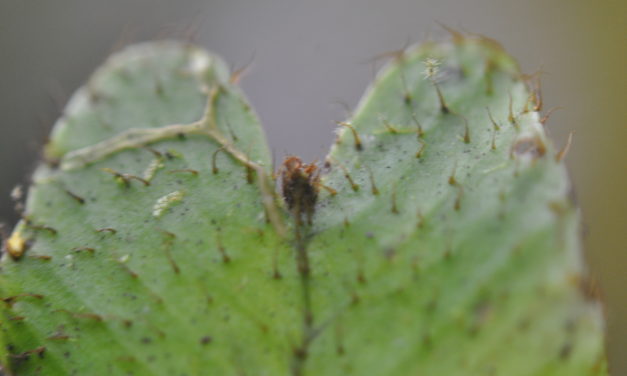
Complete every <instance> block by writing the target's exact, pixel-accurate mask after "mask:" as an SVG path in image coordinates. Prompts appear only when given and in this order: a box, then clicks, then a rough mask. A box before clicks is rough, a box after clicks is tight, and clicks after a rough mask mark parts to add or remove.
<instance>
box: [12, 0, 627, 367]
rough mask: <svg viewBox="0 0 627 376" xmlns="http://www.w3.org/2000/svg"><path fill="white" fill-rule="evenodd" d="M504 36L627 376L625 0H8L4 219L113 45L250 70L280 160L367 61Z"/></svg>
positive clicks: (329, 113)
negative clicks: (556, 165) (576, 210)
mask: <svg viewBox="0 0 627 376" xmlns="http://www.w3.org/2000/svg"><path fill="white" fill-rule="evenodd" d="M438 21H439V22H442V23H444V24H446V25H448V26H451V27H454V28H458V29H462V30H468V31H471V32H476V33H481V34H485V35H487V36H489V37H492V38H495V39H497V40H499V41H500V42H501V43H502V44H503V45H504V46H505V48H506V49H507V50H508V51H509V52H510V53H511V54H513V55H514V56H515V57H517V58H518V59H519V61H520V63H521V66H522V68H523V70H524V71H526V72H533V71H535V70H537V69H539V68H542V70H543V71H545V72H546V74H545V75H544V76H543V94H544V99H545V108H546V109H548V108H550V107H552V106H558V105H559V106H562V107H563V108H564V109H563V110H561V111H558V112H556V113H555V114H554V115H553V116H552V118H551V120H550V121H549V122H548V128H549V131H550V133H551V136H552V138H553V140H554V141H555V143H556V144H557V145H558V146H561V145H563V144H564V143H565V141H566V138H567V135H568V133H569V132H570V131H575V135H574V144H573V148H572V149H571V152H570V154H569V156H568V158H567V163H568V165H569V167H570V171H571V174H572V177H573V180H574V184H575V188H576V192H577V196H578V200H579V203H580V205H581V207H582V211H583V214H584V222H585V231H584V235H585V245H586V257H587V259H588V261H589V263H590V264H591V267H592V270H593V271H594V273H595V274H596V275H597V276H598V278H599V280H600V283H601V286H602V288H603V289H604V291H605V297H606V298H605V300H606V302H607V315H608V318H609V323H608V332H609V333H610V335H609V350H610V359H611V364H612V366H613V367H614V368H613V374H614V375H626V374H627V357H626V356H625V349H627V198H626V197H625V196H626V195H627V127H626V126H627V121H626V119H627V105H626V103H625V99H626V98H627V96H626V94H627V92H626V91H627V74H626V73H625V68H626V67H627V43H626V42H627V1H624V0H622V1H618V0H616V1H612V0H599V1H596V2H591V1H585V0H570V1H566V0H531V1H509V0H507V1H504V0H463V1H453V0H422V1H420V0H414V1H410V0H386V1H358V0H317V1H308V2H305V1H297V0H268V1H260V0H248V1H246V0H215V1H201V0H179V1H165V0H153V1H147V0H146V1H143V0H141V1H140V0H108V1H96V0H55V1H49V0H0V113H1V114H2V118H1V120H0V220H1V221H5V222H9V223H13V221H14V220H15V215H14V214H13V209H12V206H13V204H12V203H11V200H10V199H9V192H10V190H11V188H12V187H13V186H14V185H15V184H17V183H24V182H27V178H28V175H29V173H30V172H31V171H32V169H33V167H34V165H35V161H36V159H37V158H38V156H39V150H40V147H41V145H42V143H43V142H44V141H45V137H46V135H47V133H48V131H49V129H50V127H51V125H52V124H53V122H54V120H55V119H56V117H57V116H58V115H59V113H60V111H61V109H62V108H63V105H64V104H65V101H66V100H67V99H68V96H69V95H71V93H72V92H73V91H74V90H75V89H76V88H77V87H78V86H79V85H80V84H81V83H82V82H83V81H84V80H85V79H86V78H87V77H88V75H89V74H90V73H91V71H92V70H93V69H94V68H96V66H98V65H99V64H100V62H102V60H103V59H104V58H105V57H106V56H107V55H108V54H109V53H110V52H111V51H114V50H115V49H116V48H118V47H120V46H122V45H124V44H128V43H132V42H137V41H141V40H146V39H155V38H163V37H179V38H186V37H188V36H189V35H195V37H196V41H197V42H198V43H199V44H200V45H202V46H205V47H207V48H209V49H211V50H213V51H215V52H217V53H218V54H220V55H222V56H224V57H225V59H226V60H227V61H228V62H229V63H231V64H233V66H235V67H242V66H244V65H246V63H248V62H249V61H250V60H251V58H252V57H253V56H254V63H253V66H252V69H251V70H250V72H249V74H247V75H246V76H245V77H244V79H243V82H242V86H243V88H244V90H245V92H246V93H247V95H248V97H249V99H250V101H251V102H252V104H253V107H254V108H255V109H256V110H257V112H258V113H259V115H260V117H261V120H262V122H263V124H264V126H265V129H266V131H267V134H268V139H269V142H270V145H271V147H272V149H273V151H274V153H275V156H276V157H277V158H281V157H282V156H283V155H285V154H286V153H293V154H298V155H301V156H302V157H304V158H305V159H306V160H311V159H314V158H318V159H322V157H323V156H324V155H325V153H326V151H327V149H328V147H329V145H330V143H331V140H332V137H333V136H332V130H333V128H334V121H335V120H341V119H343V118H344V117H345V110H344V108H343V105H342V104H341V103H344V104H346V105H347V106H349V107H350V108H352V107H354V106H355V104H356V103H357V101H358V99H359V97H360V95H361V94H362V92H363V90H364V89H365V87H366V86H367V84H368V82H369V81H370V80H371V79H372V77H373V67H372V64H371V63H370V62H369V60H370V59H371V58H372V57H374V56H375V55H377V54H380V53H382V52H385V51H390V50H394V49H399V48H402V47H403V46H404V45H405V44H406V43H407V41H410V42H414V43H416V42H419V41H420V40H422V39H424V38H425V37H427V36H431V37H436V38H437V37H443V36H445V34H446V33H445V32H443V31H442V29H441V28H440V27H439V26H438V25H437V22H438Z"/></svg>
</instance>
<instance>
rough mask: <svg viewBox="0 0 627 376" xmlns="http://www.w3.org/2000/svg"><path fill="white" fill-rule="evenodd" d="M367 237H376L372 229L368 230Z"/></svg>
mask: <svg viewBox="0 0 627 376" xmlns="http://www.w3.org/2000/svg"><path fill="white" fill-rule="evenodd" d="M366 237H367V238H368V239H372V238H374V234H373V233H372V231H368V232H367V233H366Z"/></svg>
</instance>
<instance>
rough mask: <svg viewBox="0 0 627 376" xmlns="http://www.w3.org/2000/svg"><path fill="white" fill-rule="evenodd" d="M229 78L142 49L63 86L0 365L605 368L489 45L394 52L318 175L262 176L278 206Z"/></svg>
mask: <svg viewBox="0 0 627 376" xmlns="http://www.w3.org/2000/svg"><path fill="white" fill-rule="evenodd" d="M230 81H231V80H230V78H229V74H228V71H227V69H226V68H225V67H224V64H223V63H222V62H221V61H220V60H219V58H217V57H215V56H212V55H209V54H207V53H205V52H203V51H201V50H199V49H197V48H195V47H192V46H187V45H183V44H179V43H176V42H155V43H148V44H142V45H137V46H133V47H129V48H128V49H126V50H124V51H122V52H120V53H118V54H116V55H115V56H113V57H112V58H110V60H109V61H107V62H106V63H105V64H104V65H103V67H102V68H100V69H99V70H98V71H97V72H96V73H95V74H94V76H93V77H92V78H91V79H90V81H89V82H88V84H87V85H86V86H85V87H84V88H82V89H80V90H79V91H78V92H77V93H76V94H75V96H74V97H73V98H72V100H71V101H70V103H69V104H68V107H67V109H66V112H65V114H64V115H63V117H62V118H61V119H60V120H59V122H58V123H57V124H56V126H55V128H54V130H53V134H52V137H51V141H50V144H49V145H48V146H47V148H46V156H47V161H46V162H45V163H43V164H42V165H41V166H40V167H39V168H38V169H37V171H36V172H35V174H34V177H33V185H32V186H31V188H30V190H29V194H28V201H27V204H26V213H25V216H24V219H23V220H22V221H21V222H20V223H19V224H18V225H17V227H16V228H15V230H14V232H13V235H12V236H11V238H10V239H9V240H8V241H7V242H6V244H5V248H6V249H7V251H8V252H6V253H5V255H4V256H3V259H2V263H1V267H2V271H1V274H0V297H2V298H3V300H4V304H3V307H2V315H3V316H2V331H1V332H0V336H1V337H0V342H1V343H2V348H1V349H0V363H2V364H3V366H4V370H5V372H7V373H8V374H16V375H36V374H45V375H72V374H76V375H102V374H107V375H127V374H133V375H206V374H216V375H223V374H224V375H229V374H254V375H282V374H291V375H319V374H320V375H333V374H338V375H349V374H354V375H407V374H425V375H440V374H446V375H455V374H460V375H467V374H495V375H498V374H506V375H530V374H538V375H602V374H606V372H607V371H606V369H605V358H604V352H603V336H602V318H601V313H600V308H599V304H598V303H597V302H596V301H595V300H594V299H592V298H590V297H586V296H585V295H584V294H583V293H582V288H581V286H582V285H585V281H586V280H587V277H586V275H585V268H584V266H583V265H582V261H581V257H580V254H579V253H580V252H579V241H578V237H577V226H578V214H577V210H576V209H575V208H574V207H573V205H572V203H571V202H570V200H569V199H568V190H569V186H568V184H569V183H568V179H567V176H566V173H565V169H564V166H563V164H562V163H561V162H560V161H559V160H558V159H560V158H561V157H556V154H558V153H556V151H555V150H554V148H553V146H552V145H551V144H550V142H549V140H548V139H547V138H546V135H545V132H544V129H543V127H542V124H541V122H540V115H539V114H538V112H537V110H539V109H540V108H539V107H540V106H541V104H540V103H539V100H538V98H537V97H536V96H535V95H533V94H534V93H531V94H530V92H529V90H528V88H527V87H526V79H525V77H523V76H522V75H521V74H520V72H519V71H518V68H517V66H516V64H515V62H514V61H513V60H512V59H511V58H510V57H509V56H508V55H506V54H505V53H504V52H503V51H502V49H501V48H500V47H498V46H496V45H495V44H494V43H493V42H489V41H487V40H485V39H482V38H471V37H462V36H460V35H455V36H454V38H453V41H452V42H448V43H439V44H435V43H427V44H424V45H422V46H419V47H417V48H415V49H413V50H411V51H405V52H403V53H400V54H398V56H397V57H396V58H395V59H394V61H393V62H391V63H390V64H389V66H388V67H387V68H386V69H384V70H383V72H382V73H381V74H380V75H379V77H378V78H377V80H376V82H375V83H374V84H373V85H372V87H371V89H370V90H369V92H368V93H367V95H366V96H365V97H364V99H363V100H362V102H361V104H360V106H359V108H358V110H357V111H356V113H355V115H354V117H353V118H352V119H350V120H349V121H347V122H345V123H342V126H341V127H340V128H339V129H340V131H339V132H338V138H337V140H336V143H335V145H334V146H333V148H332V150H331V152H330V154H329V156H328V158H327V161H326V163H325V168H324V169H323V171H322V174H321V175H320V177H318V175H317V172H315V171H314V168H313V167H309V168H308V169H307V166H303V165H301V164H300V162H299V161H298V160H297V159H295V158H292V159H290V162H289V163H286V165H284V166H283V168H282V174H283V176H284V181H283V187H284V191H285V192H284V193H285V194H286V196H287V197H286V198H287V202H288V204H289V205H288V204H285V203H283V202H282V201H281V200H280V198H279V197H278V195H277V194H275V192H274V191H275V190H274V181H273V179H272V170H271V158H270V155H269V152H268V148H267V146H266V144H265V140H264V136H263V133H262V130H261V128H260V127H259V125H258V120H257V119H256V117H255V115H254V114H253V113H252V112H251V109H250V107H249V105H248V103H247V102H246V101H245V99H244V98H243V96H242V95H241V93H240V92H239V90H238V88H237V87H235V86H234V85H233V84H232V83H231V82H230ZM316 198H317V200H316ZM313 203H316V205H315V210H314V211H313V216H312V218H311V219H312V221H311V224H310V223H309V221H308V219H309V218H308V215H307V214H308V211H307V209H308V207H309V206H308V205H309V204H312V205H313ZM312 207H313V206H312Z"/></svg>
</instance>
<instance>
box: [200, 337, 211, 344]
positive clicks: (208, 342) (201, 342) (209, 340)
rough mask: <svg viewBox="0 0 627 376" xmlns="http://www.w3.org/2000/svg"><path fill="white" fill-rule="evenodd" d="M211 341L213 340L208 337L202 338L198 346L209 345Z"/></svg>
mask: <svg viewBox="0 0 627 376" xmlns="http://www.w3.org/2000/svg"><path fill="white" fill-rule="evenodd" d="M211 341H213V338H211V337H210V336H204V337H202V338H201V339H200V344H201V345H208V344H210V343H211Z"/></svg>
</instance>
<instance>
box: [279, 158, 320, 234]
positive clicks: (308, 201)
mask: <svg viewBox="0 0 627 376" xmlns="http://www.w3.org/2000/svg"><path fill="white" fill-rule="evenodd" d="M319 187H320V172H319V171H318V168H317V167H316V165H314V164H313V163H312V164H305V163H303V162H302V161H301V160H300V158H298V157H295V156H289V157H287V158H285V160H284V161H283V166H282V167H281V190H282V193H283V199H284V200H285V203H286V204H287V207H288V208H289V210H290V211H291V212H292V215H293V216H294V217H295V219H296V221H297V222H301V221H302V220H303V217H305V218H306V219H307V223H309V224H311V220H312V217H313V214H314V210H315V206H316V201H317V200H318V192H319V190H320V189H319Z"/></svg>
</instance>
